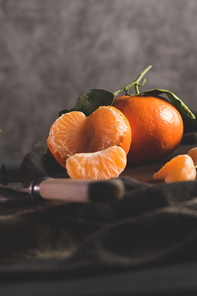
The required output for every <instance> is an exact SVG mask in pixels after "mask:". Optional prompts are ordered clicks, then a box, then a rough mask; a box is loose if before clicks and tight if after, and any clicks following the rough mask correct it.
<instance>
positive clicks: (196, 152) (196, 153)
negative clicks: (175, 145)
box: [187, 147, 197, 166]
mask: <svg viewBox="0 0 197 296" xmlns="http://www.w3.org/2000/svg"><path fill="white" fill-rule="evenodd" d="M187 154H188V155H189V156H190V157H191V158H192V160H193V162H194V165H195V166H196V165H197V147H194V148H192V149H190V150H189V151H188V152H187Z"/></svg>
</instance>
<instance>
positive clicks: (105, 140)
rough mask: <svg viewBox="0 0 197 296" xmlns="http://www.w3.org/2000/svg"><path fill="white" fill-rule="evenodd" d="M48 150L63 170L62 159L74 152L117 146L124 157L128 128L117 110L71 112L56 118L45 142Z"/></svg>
mask: <svg viewBox="0 0 197 296" xmlns="http://www.w3.org/2000/svg"><path fill="white" fill-rule="evenodd" d="M47 144H48V147H49V150H50V151H51V153H52V155H53V156H54V158H55V159H56V160H57V161H58V162H59V164H61V165H62V166H63V167H64V168H65V167H66V159H67V158H68V157H69V156H71V155H73V154H76V153H90V152H96V151H100V150H104V149H107V148H109V147H111V146H120V147H121V148H123V150H124V151H125V153H126V154H127V153H128V151H129V149H130V144H131V128H130V124H129V122H128V120H127V118H126V117H125V116H124V115H123V114H122V112H121V111H119V110H117V109H116V108H115V107H112V106H101V107H99V108H98V109H96V110H95V111H94V112H93V113H92V114H91V115H90V116H88V117H86V116H85V115H84V114H83V113H82V112H79V111H72V112H69V113H65V114H63V115H62V116H61V117H59V118H57V119H56V121H55V122H54V123H53V125H52V126H51V128H50V132H49V137H48V139H47Z"/></svg>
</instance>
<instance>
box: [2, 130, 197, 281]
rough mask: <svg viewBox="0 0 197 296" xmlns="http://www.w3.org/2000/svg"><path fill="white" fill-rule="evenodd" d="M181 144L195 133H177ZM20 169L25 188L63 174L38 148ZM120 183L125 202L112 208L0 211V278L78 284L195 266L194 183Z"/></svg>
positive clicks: (51, 205)
mask: <svg viewBox="0 0 197 296" xmlns="http://www.w3.org/2000/svg"><path fill="white" fill-rule="evenodd" d="M192 141H193V142H192ZM182 142H183V143H187V142H188V143H190V144H191V142H192V143H193V144H194V146H195V144H197V142H196V132H195V131H192V132H190V131H188V133H185V135H184V137H183V141H182ZM21 170H22V178H23V182H24V184H26V185H27V184H29V182H31V180H32V179H34V178H35V177H40V176H46V175H52V174H54V172H55V173H59V174H62V173H63V171H62V168H61V167H60V166H59V165H58V164H57V163H56V162H54V160H52V159H51V160H49V159H48V158H47V157H46V156H43V154H42V150H41V149H40V148H39V146H35V147H34V149H33V150H32V152H31V153H29V154H28V155H27V156H26V157H25V158H24V161H23V163H22V168H21ZM121 179H122V180H123V182H124V185H125V195H124V198H123V199H122V200H121V201H119V202H117V203H114V204H112V203H111V204H110V203H109V204H96V203H89V204H82V203H77V204H75V203H70V204H62V203H58V202H44V203H38V204H35V205H32V206H29V207H21V208H19V207H18V208H5V207H2V206H1V207H0V279H1V280H6V279H9V280H10V279H11V278H12V280H14V279H18V278H22V279H23V280H24V279H26V278H40V279H42V278H50V277H52V278H55V277H58V278H60V277H63V278H68V277H79V276H80V277H81V276H85V275H96V274H104V273H113V272H122V271H128V270H136V269H139V268H142V267H143V268H145V267H150V266H159V265H163V264H171V263H175V262H183V261H190V260H192V261H193V260H196V259H197V255H196V248H197V181H196V180H195V181H190V182H179V183H172V184H164V183H162V184H156V185H148V184H143V183H140V182H136V181H134V180H132V179H130V178H126V177H121Z"/></svg>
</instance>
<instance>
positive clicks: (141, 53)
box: [0, 0, 197, 162]
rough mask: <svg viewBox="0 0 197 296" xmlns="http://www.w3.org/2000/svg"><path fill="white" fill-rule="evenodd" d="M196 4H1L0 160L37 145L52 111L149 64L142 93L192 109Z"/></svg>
mask: <svg viewBox="0 0 197 296" xmlns="http://www.w3.org/2000/svg"><path fill="white" fill-rule="evenodd" d="M196 37H197V1H196V0H165V1H164V0H105V1H104V0H103V1H101V0H83V1H80V0H57V1H54V0H41V1H37V0H17V1H15V0H5V1H4V0H1V1H0V127H1V128H3V129H4V133H2V134H0V162H4V161H11V160H19V159H22V158H23V157H24V156H25V155H26V154H27V153H28V152H29V151H30V150H31V148H32V146H33V144H35V143H40V144H41V145H43V147H45V141H46V138H47V136H48V132H49V128H50V126H51V124H52V123H53V121H54V120H55V118H56V116H57V112H58V111H60V110H62V109H65V108H72V107H73V106H74V105H75V103H76V101H77V98H78V97H79V95H81V94H82V93H83V92H85V91H86V90H89V89H92V88H102V89H106V90H109V91H111V92H115V91H116V90H118V89H120V88H122V87H123V86H126V85H127V84H129V83H130V82H131V81H133V80H134V79H135V78H136V77H137V76H138V75H139V74H140V72H142V71H143V70H144V69H145V68H146V67H147V66H148V65H149V64H151V65H152V66H153V68H152V69H151V70H150V71H149V72H148V74H147V75H146V78H147V82H146V86H145V88H144V89H151V88H163V89H167V90H170V91H172V92H174V93H175V94H176V95H177V96H179V97H180V98H181V99H182V100H183V101H184V102H185V103H186V104H187V105H188V106H189V107H190V108H192V109H197V100H196V94H197V83H196V77H197V67H196V59H197V38H196Z"/></svg>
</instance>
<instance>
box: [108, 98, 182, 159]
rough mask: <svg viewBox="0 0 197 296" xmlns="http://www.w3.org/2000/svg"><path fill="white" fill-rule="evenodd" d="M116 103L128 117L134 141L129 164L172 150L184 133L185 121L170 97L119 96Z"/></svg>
mask: <svg viewBox="0 0 197 296" xmlns="http://www.w3.org/2000/svg"><path fill="white" fill-rule="evenodd" d="M113 106H114V107H116V108H117V109H119V110H120V111H121V112H122V113H123V114H124V115H125V116H126V117H127V119H128V121H129V123H130V126H131V132H132V142H131V146H130V150H129V153H128V163H130V164H133V163H144V162H150V161H155V160H157V159H160V158H163V157H165V156H167V155H169V154H170V153H171V152H173V151H174V150H175V149H176V148H177V147H178V145H179V143H180V141H181V139H182V136H183V120H182V117H181V115H180V113H179V112H178V110H177V109H176V108H175V107H174V106H173V105H172V104H171V103H170V102H169V101H167V100H165V99H162V98H157V97H152V96H130V95H125V96H120V97H117V98H116V99H115V100H114V102H113Z"/></svg>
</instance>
